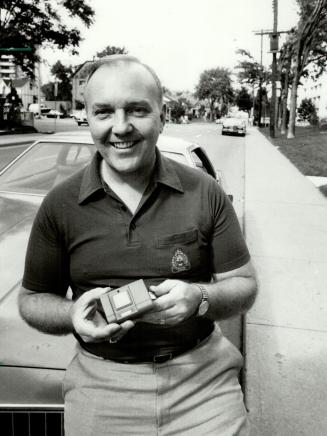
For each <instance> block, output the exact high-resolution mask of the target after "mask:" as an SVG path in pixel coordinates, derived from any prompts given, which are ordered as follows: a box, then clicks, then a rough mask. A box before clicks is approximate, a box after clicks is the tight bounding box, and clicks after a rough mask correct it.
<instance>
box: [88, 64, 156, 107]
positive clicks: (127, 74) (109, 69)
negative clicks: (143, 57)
mask: <svg viewBox="0 0 327 436" xmlns="http://www.w3.org/2000/svg"><path fill="white" fill-rule="evenodd" d="M105 81H108V82H116V84H117V88H116V87H115V86H113V88H110V89H111V91H113V92H114V91H115V90H117V91H118V84H119V91H120V92H121V91H122V90H123V89H124V88H125V89H126V90H129V89H131V88H133V97H132V100H134V101H136V100H146V96H145V94H144V91H145V90H148V91H149V90H151V92H155V94H156V96H157V98H158V100H160V91H159V88H158V85H157V83H156V81H155V79H154V78H153V76H152V75H151V73H150V72H149V71H148V70H147V69H146V68H145V67H144V66H143V65H142V64H139V63H136V62H120V63H114V64H104V65H101V66H100V67H99V68H98V69H97V70H96V71H95V72H94V74H93V75H92V77H91V78H90V80H89V82H88V83H87V85H86V89H85V97H88V99H89V97H90V95H93V96H94V94H93V91H94V89H100V88H101V94H102V95H103V96H104V94H105V90H106V87H105V86H104V85H105ZM114 85H115V83H114Z"/></svg>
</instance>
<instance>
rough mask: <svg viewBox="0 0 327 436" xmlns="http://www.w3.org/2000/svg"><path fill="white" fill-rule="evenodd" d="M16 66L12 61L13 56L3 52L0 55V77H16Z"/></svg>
mask: <svg viewBox="0 0 327 436" xmlns="http://www.w3.org/2000/svg"><path fill="white" fill-rule="evenodd" d="M17 76H18V67H17V66H16V65H15V64H14V63H13V56H12V55H7V54H3V55H1V56H0V77H1V78H2V79H16V78H17Z"/></svg>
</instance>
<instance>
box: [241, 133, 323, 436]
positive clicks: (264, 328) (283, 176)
mask: <svg viewBox="0 0 327 436" xmlns="http://www.w3.org/2000/svg"><path fill="white" fill-rule="evenodd" d="M245 160H246V162H245V168H246V174H245V181H246V184H245V235H246V239H247V242H248V246H249V249H250V252H251V254H252V259H253V262H254V264H255V266H256V269H257V274H258V278H259V283H260V292H259V296H258V299H257V301H256V303H255V305H254V307H253V308H252V310H251V311H250V312H249V314H248V315H247V318H246V372H245V386H246V404H247V407H248V409H249V412H250V419H251V422H252V425H253V433H251V436H277V435H278V436H300V435H303V436H307V435H310V436H322V435H325V434H327V414H326V410H327V398H326V379H327V365H326V361H327V316H326V309H327V292H326V283H327V201H326V198H325V197H323V195H322V194H320V192H319V191H318V190H317V188H315V187H314V185H313V184H312V183H311V182H310V181H309V180H307V179H306V178H305V177H304V176H303V175H302V174H301V173H300V172H299V171H298V170H297V169H296V168H295V167H294V166H293V165H292V164H291V163H290V162H289V161H288V160H287V158H286V157H284V156H283V155H282V154H281V153H280V152H279V151H278V150H277V149H276V148H275V147H274V146H272V145H271V143H270V142H269V141H267V140H266V139H265V137H264V136H263V135H262V134H261V133H259V132H258V131H257V130H255V129H253V130H252V129H250V131H249V134H248V136H247V138H246V158H245Z"/></svg>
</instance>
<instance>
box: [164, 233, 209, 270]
mask: <svg viewBox="0 0 327 436" xmlns="http://www.w3.org/2000/svg"><path fill="white" fill-rule="evenodd" d="M206 248H207V247H205V245H203V244H201V241H200V240H199V232H198V229H191V230H187V231H185V232H181V233H173V234H170V235H163V236H158V237H157V250H156V251H157V259H156V261H157V262H156V263H157V266H158V268H159V269H160V273H161V274H165V275H166V276H167V277H169V276H170V277H171V276H176V275H177V276H181V277H187V276H189V274H190V273H191V274H193V273H195V272H196V271H199V270H202V268H203V266H204V263H205V262H206V257H207V251H208V250H207V249H206Z"/></svg>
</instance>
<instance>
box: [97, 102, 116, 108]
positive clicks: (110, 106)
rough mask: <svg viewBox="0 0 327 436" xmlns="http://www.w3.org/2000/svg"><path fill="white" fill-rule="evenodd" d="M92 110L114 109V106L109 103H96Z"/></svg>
mask: <svg viewBox="0 0 327 436" xmlns="http://www.w3.org/2000/svg"><path fill="white" fill-rule="evenodd" d="M92 109H113V106H112V105H111V104H108V103H94V104H93V106H92Z"/></svg>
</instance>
